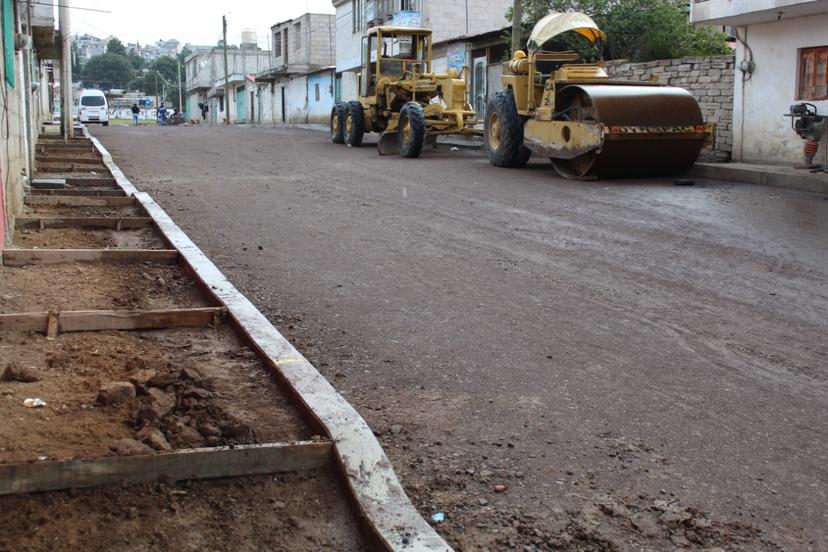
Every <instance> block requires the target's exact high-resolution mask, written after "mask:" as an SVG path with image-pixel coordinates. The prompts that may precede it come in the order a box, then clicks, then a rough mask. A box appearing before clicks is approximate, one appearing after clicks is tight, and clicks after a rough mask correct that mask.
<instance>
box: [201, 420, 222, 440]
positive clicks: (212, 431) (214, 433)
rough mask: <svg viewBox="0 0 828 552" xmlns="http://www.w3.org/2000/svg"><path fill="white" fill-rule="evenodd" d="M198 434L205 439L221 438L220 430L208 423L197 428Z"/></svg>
mask: <svg viewBox="0 0 828 552" xmlns="http://www.w3.org/2000/svg"><path fill="white" fill-rule="evenodd" d="M198 432H199V433H201V434H202V435H204V436H205V437H221V430H220V429H219V428H218V427H216V426H215V425H213V424H210V423H204V424H201V425H200V426H198Z"/></svg>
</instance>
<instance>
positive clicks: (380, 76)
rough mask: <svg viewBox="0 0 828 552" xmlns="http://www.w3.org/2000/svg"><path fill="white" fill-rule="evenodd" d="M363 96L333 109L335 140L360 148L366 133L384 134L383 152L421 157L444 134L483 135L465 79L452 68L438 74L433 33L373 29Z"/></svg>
mask: <svg viewBox="0 0 828 552" xmlns="http://www.w3.org/2000/svg"><path fill="white" fill-rule="evenodd" d="M358 87H359V99H358V100H355V101H351V102H338V103H337V104H336V105H335V106H334V108H333V109H332V111H331V126H330V128H331V140H333V142H334V143H336V144H347V145H349V146H358V145H360V144H361V143H362V139H363V136H364V135H365V133H366V132H378V133H380V136H379V141H378V142H377V149H378V150H379V152H380V153H381V154H383V155H387V154H394V153H399V154H400V155H401V156H403V157H419V155H420V152H421V151H422V149H423V145H424V144H426V143H432V144H433V143H434V142H436V140H437V136H438V135H441V134H464V135H478V136H479V135H480V134H482V131H481V130H480V129H478V128H474V127H475V125H478V124H479V123H480V121H478V120H477V119H476V118H475V115H474V110H472V108H471V106H470V105H469V103H468V102H467V100H466V81H465V80H463V79H462V78H461V75H460V74H458V73H457V71H455V70H453V69H449V70H448V71H447V72H445V73H434V72H433V69H432V64H431V31H430V30H428V29H411V28H402V27H388V26H381V27H373V28H371V29H369V30H368V33H367V34H366V36H365V37H363V39H362V69H361V71H360V74H359V79H358Z"/></svg>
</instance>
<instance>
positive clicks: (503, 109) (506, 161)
mask: <svg viewBox="0 0 828 552" xmlns="http://www.w3.org/2000/svg"><path fill="white" fill-rule="evenodd" d="M483 143H484V144H485V146H486V153H487V154H488V155H489V162H491V164H492V165H494V166H495V167H522V166H524V165H525V164H526V162H527V161H529V156H531V155H532V152H531V151H530V150H529V148H527V147H526V146H524V145H523V120H522V119H521V118H520V116H519V115H518V112H517V107H516V106H515V98H514V96H513V95H512V91H511V90H504V91H502V92H497V93H496V94H495V95H494V96H492V99H491V100H489V103H488V105H487V106H486V125H485V127H484V129H483Z"/></svg>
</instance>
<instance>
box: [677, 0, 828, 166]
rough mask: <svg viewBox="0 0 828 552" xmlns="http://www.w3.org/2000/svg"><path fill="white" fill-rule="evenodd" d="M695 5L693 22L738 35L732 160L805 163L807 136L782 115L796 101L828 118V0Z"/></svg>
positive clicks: (717, 0)
mask: <svg viewBox="0 0 828 552" xmlns="http://www.w3.org/2000/svg"><path fill="white" fill-rule="evenodd" d="M691 9H692V11H691V21H693V22H694V23H699V24H705V25H732V26H734V27H735V31H736V34H737V48H736V75H735V79H734V93H733V160H734V161H741V162H760V163H764V164H767V163H774V164H796V163H798V162H800V161H801V160H802V148H803V140H802V139H801V138H799V136H797V135H796V134H795V133H794V131H793V130H792V129H791V120H790V118H787V117H783V116H782V115H783V114H784V113H787V112H788V109H789V106H790V105H791V104H794V103H798V102H809V103H812V104H814V105H815V106H817V109H818V110H819V112H820V114H826V115H828V0H695V1H694V2H693V4H692V5H691ZM827 142H828V139H825V138H824V139H823V140H822V143H821V145H820V151H819V152H818V154H817V157H816V159H820V158H821V156H822V155H823V154H824V152H825V148H826V143H827Z"/></svg>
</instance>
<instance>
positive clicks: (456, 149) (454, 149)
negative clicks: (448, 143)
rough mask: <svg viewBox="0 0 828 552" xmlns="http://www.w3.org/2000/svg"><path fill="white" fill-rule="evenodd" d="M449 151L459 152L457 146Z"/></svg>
mask: <svg viewBox="0 0 828 552" xmlns="http://www.w3.org/2000/svg"><path fill="white" fill-rule="evenodd" d="M451 151H460V148H458V147H457V146H454V147H452V148H451Z"/></svg>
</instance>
